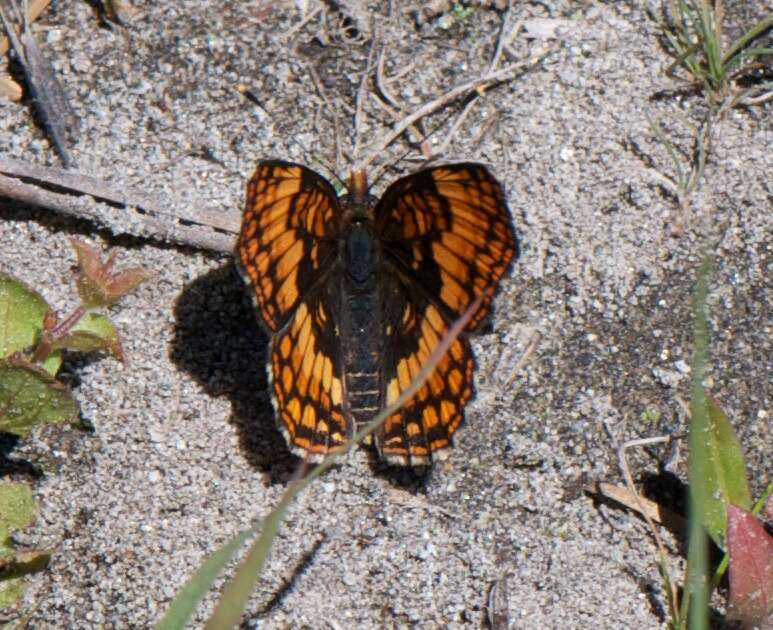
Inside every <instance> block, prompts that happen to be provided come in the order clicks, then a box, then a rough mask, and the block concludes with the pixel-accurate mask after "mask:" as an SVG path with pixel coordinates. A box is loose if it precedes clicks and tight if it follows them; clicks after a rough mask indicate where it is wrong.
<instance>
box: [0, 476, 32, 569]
mask: <svg viewBox="0 0 773 630" xmlns="http://www.w3.org/2000/svg"><path fill="white" fill-rule="evenodd" d="M34 517H35V501H34V499H33V498H32V490H31V489H30V487H29V486H28V485H27V484H26V483H17V482H15V481H0V555H6V554H7V553H8V551H9V549H10V550H12V548H11V547H10V546H9V541H8V536H10V535H11V532H13V531H15V530H17V529H23V528H25V527H27V526H28V525H30V524H31V523H32V519H33V518H34Z"/></svg>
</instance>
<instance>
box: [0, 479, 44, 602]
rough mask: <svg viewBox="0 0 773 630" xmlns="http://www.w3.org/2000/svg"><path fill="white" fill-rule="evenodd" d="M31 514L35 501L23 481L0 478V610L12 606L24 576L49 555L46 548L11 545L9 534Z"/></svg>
mask: <svg viewBox="0 0 773 630" xmlns="http://www.w3.org/2000/svg"><path fill="white" fill-rule="evenodd" d="M34 518H35V501H34V499H33V498H32V491H31V490H30V487H29V486H28V485H27V484H26V483H19V482H13V481H0V610H2V609H4V608H8V607H9V606H13V605H14V604H15V603H16V602H17V601H18V600H19V598H20V597H21V596H22V595H23V594H24V589H25V587H26V583H25V581H24V577H25V576H26V575H29V574H30V573H35V572H37V571H41V570H42V569H44V568H45V567H46V565H47V564H48V561H49V559H50V557H51V556H50V554H49V553H48V552H47V551H38V550H32V551H24V552H19V551H17V550H16V549H15V547H14V545H13V542H12V541H11V534H12V533H13V532H14V531H16V530H19V529H23V528H25V527H28V526H29V525H30V524H31V523H32V520H33V519H34Z"/></svg>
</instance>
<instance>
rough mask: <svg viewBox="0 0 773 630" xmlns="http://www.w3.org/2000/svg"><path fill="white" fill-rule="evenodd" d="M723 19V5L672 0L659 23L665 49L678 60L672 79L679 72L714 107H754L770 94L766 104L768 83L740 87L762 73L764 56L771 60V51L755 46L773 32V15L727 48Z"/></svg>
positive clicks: (720, 2)
mask: <svg viewBox="0 0 773 630" xmlns="http://www.w3.org/2000/svg"><path fill="white" fill-rule="evenodd" d="M724 17H725V11H724V2H723V0H716V2H709V1H708V0H669V2H668V7H667V9H666V10H665V11H663V13H662V14H661V15H660V16H657V17H656V19H657V20H658V22H659V23H660V26H661V29H662V31H663V41H664V45H665V48H666V50H667V51H668V53H669V54H670V55H671V56H672V57H673V58H674V62H673V64H672V65H671V67H670V68H669V71H668V72H669V74H673V73H674V72H675V70H676V69H677V68H681V69H682V70H684V71H686V72H687V74H688V75H689V77H690V80H691V81H693V82H694V83H695V84H696V87H697V88H701V89H703V91H704V93H705V94H706V96H707V99H708V101H709V102H710V103H711V104H712V105H715V106H719V105H727V104H730V105H731V106H732V105H735V104H738V103H740V102H749V101H754V100H755V99H757V98H759V97H760V96H761V95H764V94H766V93H767V98H766V99H765V100H767V99H769V98H770V97H771V96H772V95H771V93H770V92H771V89H773V83H771V82H770V81H768V82H763V81H761V82H760V83H759V84H758V85H755V86H753V87H747V88H742V87H741V82H742V80H744V79H749V78H750V77H752V76H753V75H754V73H755V72H758V71H759V70H761V69H762V68H764V63H765V61H764V58H765V56H766V55H771V54H773V48H768V47H761V46H755V43H756V42H757V41H758V40H759V39H760V38H761V37H762V35H764V34H765V33H766V32H767V31H769V30H770V29H771V28H773V13H772V14H769V15H768V16H766V17H765V18H764V19H762V20H761V21H760V22H758V23H757V24H756V25H754V26H752V27H751V28H750V29H749V30H748V31H746V33H744V34H743V35H742V36H741V37H739V38H738V39H737V40H736V41H734V42H732V43H731V44H730V45H729V46H726V45H725V44H724V42H723V40H724V37H723V28H722V27H723V22H724Z"/></svg>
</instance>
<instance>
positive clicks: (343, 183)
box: [309, 155, 349, 190]
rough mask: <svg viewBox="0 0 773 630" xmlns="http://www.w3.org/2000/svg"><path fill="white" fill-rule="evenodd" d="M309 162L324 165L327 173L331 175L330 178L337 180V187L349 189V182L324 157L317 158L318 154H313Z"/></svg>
mask: <svg viewBox="0 0 773 630" xmlns="http://www.w3.org/2000/svg"><path fill="white" fill-rule="evenodd" d="M309 163H311V164H316V165H318V166H320V167H322V168H323V169H324V170H325V171H327V173H328V174H329V175H330V179H332V180H335V183H336V184H337V186H336V187H337V188H340V189H341V190H349V184H348V183H347V182H346V181H344V180H343V179H341V177H340V176H339V175H338V173H337V172H336V171H335V169H334V168H333V167H332V166H330V164H328V163H327V162H326V161H325V160H323V159H322V158H317V157H316V156H314V155H312V156H311V157H310V159H309Z"/></svg>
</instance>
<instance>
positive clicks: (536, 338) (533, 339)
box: [503, 330, 542, 390]
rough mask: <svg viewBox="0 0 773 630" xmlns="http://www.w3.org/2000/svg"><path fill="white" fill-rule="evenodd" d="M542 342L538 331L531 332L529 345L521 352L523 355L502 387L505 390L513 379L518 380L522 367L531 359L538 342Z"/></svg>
mask: <svg viewBox="0 0 773 630" xmlns="http://www.w3.org/2000/svg"><path fill="white" fill-rule="evenodd" d="M541 340H542V334H541V333H540V331H539V330H534V331H532V334H531V335H530V337H529V345H527V346H526V349H525V350H524V351H523V354H522V355H521V358H520V359H518V362H517V363H516V364H515V367H514V368H513V371H512V372H511V373H510V376H509V377H508V379H507V382H506V383H505V385H504V388H503V389H505V390H507V389H510V387H511V386H512V384H513V383H514V382H515V379H516V378H518V373H519V372H520V371H521V370H522V369H523V366H524V365H526V363H527V361H529V359H531V355H532V354H534V351H535V350H536V349H537V346H538V345H539V342H540V341H541Z"/></svg>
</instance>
